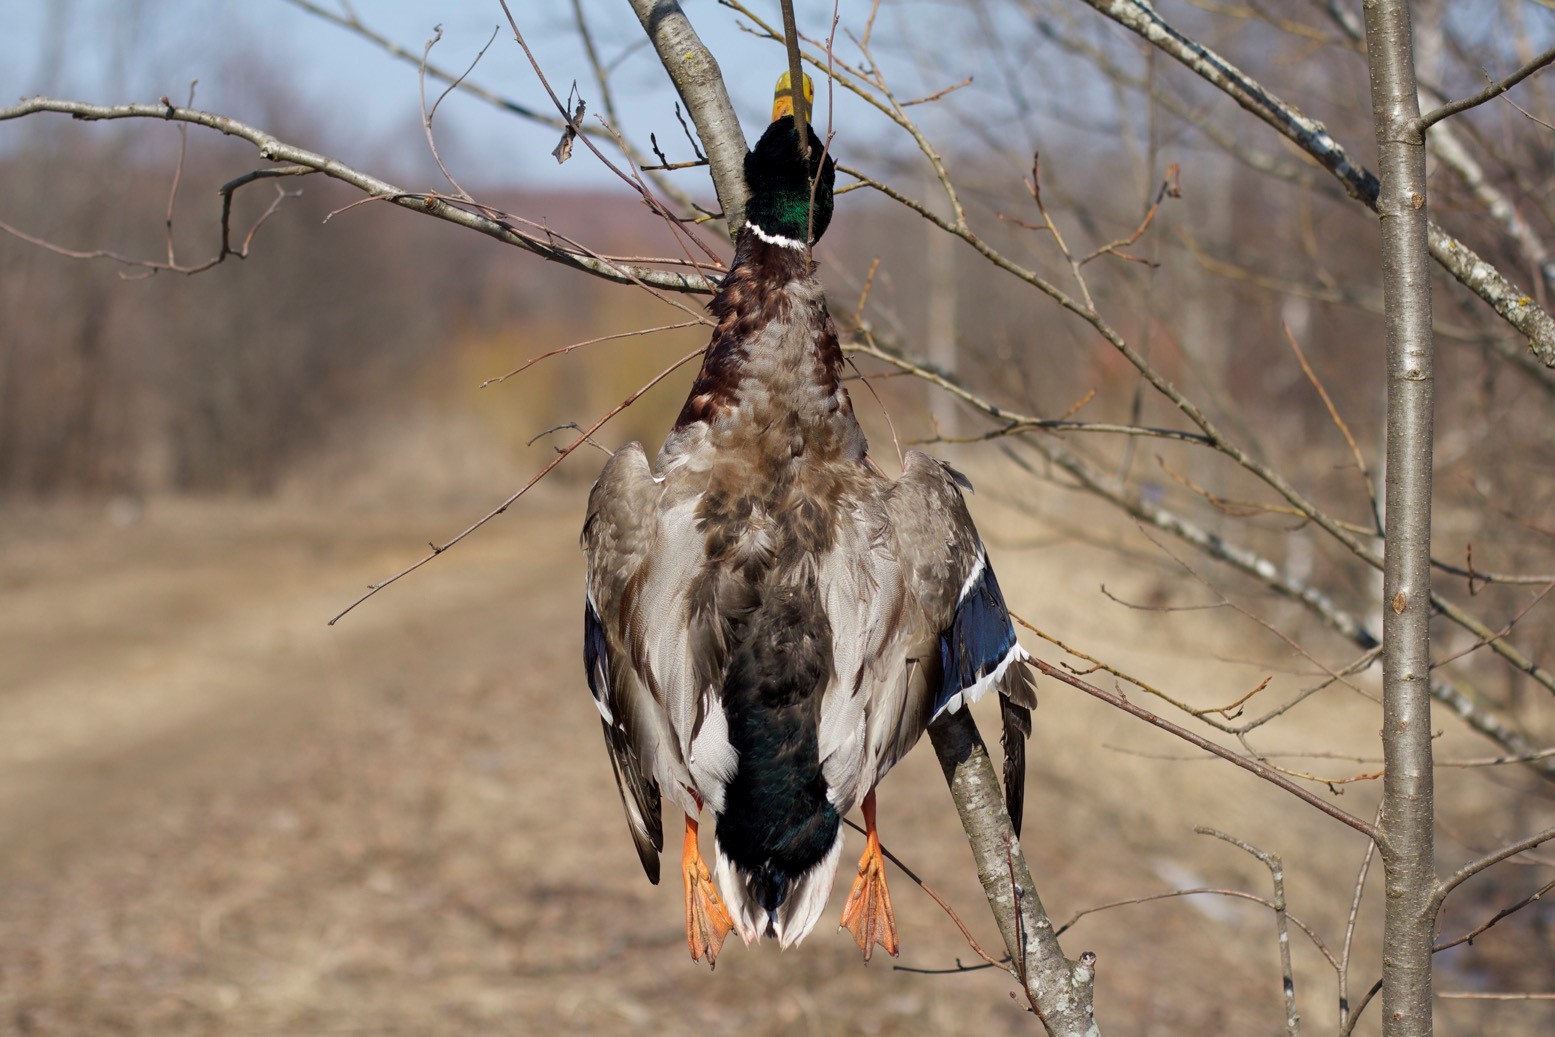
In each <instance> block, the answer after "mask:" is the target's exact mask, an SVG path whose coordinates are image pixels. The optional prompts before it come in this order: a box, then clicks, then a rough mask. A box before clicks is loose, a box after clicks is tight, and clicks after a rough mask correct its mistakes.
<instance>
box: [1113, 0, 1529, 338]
mask: <svg viewBox="0 0 1555 1037" xmlns="http://www.w3.org/2000/svg"><path fill="white" fill-rule="evenodd" d="M1085 3H1087V4H1089V5H1090V6H1091V7H1093V8H1095V9H1096V10H1097V11H1100V12H1101V13H1102V14H1104V15H1106V16H1107V17H1108V18H1111V19H1112V20H1113V21H1115V22H1117V23H1118V24H1119V25H1122V26H1123V27H1125V28H1127V29H1130V30H1132V31H1133V32H1135V33H1137V34H1138V35H1139V36H1141V37H1142V38H1143V39H1145V40H1146V41H1148V42H1149V43H1151V44H1152V45H1154V46H1156V47H1158V48H1160V49H1161V50H1162V51H1163V52H1165V53H1167V54H1169V55H1171V56H1172V57H1174V58H1176V59H1177V60H1178V61H1179V62H1181V63H1182V64H1183V65H1184V66H1186V67H1187V68H1189V69H1191V70H1192V71H1194V72H1196V73H1197V74H1198V75H1199V76H1201V77H1202V78H1203V79H1204V80H1205V81H1206V82H1208V83H1210V84H1211V85H1213V86H1215V87H1216V88H1217V89H1219V90H1221V91H1222V92H1223V93H1225V94H1226V95H1227V96H1228V97H1230V98H1231V99H1232V100H1234V101H1236V103H1237V104H1239V105H1241V106H1242V107H1243V108H1245V109H1246V110H1247V111H1249V112H1251V113H1252V114H1254V115H1256V116H1258V118H1260V119H1262V120H1263V121H1264V122H1266V123H1268V124H1269V125H1270V126H1272V127H1274V128H1275V129H1276V130H1278V131H1279V132H1280V133H1281V134H1283V135H1284V136H1285V137H1287V138H1288V139H1290V140H1291V141H1292V142H1293V143H1295V144H1296V145H1297V146H1299V147H1300V148H1301V149H1302V150H1304V151H1306V152H1307V153H1308V154H1309V155H1311V156H1312V157H1313V158H1315V159H1316V160H1317V161H1318V163H1319V164H1321V165H1322V166H1323V168H1325V169H1327V170H1328V171H1329V172H1330V173H1332V174H1333V175H1334V176H1335V177H1337V178H1338V179H1339V181H1340V183H1342V184H1343V185H1344V187H1345V190H1346V191H1348V192H1349V193H1350V195H1351V197H1353V198H1355V199H1356V200H1357V201H1360V202H1362V203H1363V204H1365V205H1366V206H1367V207H1369V208H1371V209H1376V208H1377V206H1378V199H1377V191H1378V184H1377V178H1376V177H1375V176H1373V175H1372V174H1371V172H1370V171H1368V170H1367V169H1366V168H1365V167H1363V166H1361V165H1360V164H1359V163H1357V162H1356V161H1355V160H1354V159H1352V158H1351V157H1350V154H1349V152H1347V151H1346V150H1345V149H1344V148H1343V147H1342V146H1341V145H1340V144H1339V142H1338V141H1336V140H1334V138H1333V137H1332V136H1331V135H1330V134H1329V132H1328V129H1327V128H1326V127H1325V126H1324V125H1323V124H1322V123H1321V122H1318V121H1317V120H1315V119H1312V118H1309V117H1308V116H1306V115H1304V114H1302V112H1301V111H1300V110H1299V109H1297V108H1296V107H1295V106H1294V105H1290V104H1287V103H1286V102H1284V101H1282V100H1280V99H1279V98H1278V97H1276V96H1275V95H1274V94H1272V93H1270V92H1269V91H1268V90H1267V89H1265V88H1264V87H1263V85H1262V84H1260V83H1259V82H1258V81H1257V80H1255V79H1253V78H1252V77H1251V76H1249V75H1247V73H1245V72H1243V71H1242V70H1241V69H1239V68H1237V67H1236V66H1235V65H1233V64H1232V63H1231V62H1229V61H1227V60H1226V59H1225V58H1223V57H1221V56H1220V55H1219V54H1217V53H1215V52H1214V51H1213V50H1210V49H1209V48H1208V47H1205V46H1204V45H1203V44H1201V43H1199V42H1197V41H1196V40H1193V39H1190V38H1189V37H1188V36H1185V35H1184V34H1183V33H1181V32H1179V31H1178V30H1177V29H1175V28H1173V27H1172V26H1171V25H1169V24H1167V22H1166V20H1165V19H1163V18H1162V17H1161V16H1160V15H1159V14H1157V13H1156V10H1155V8H1154V7H1153V6H1152V5H1151V4H1149V3H1147V2H1145V0H1085ZM1429 242H1430V250H1431V256H1432V257H1433V258H1435V260H1436V261H1437V262H1438V263H1440V264H1441V265H1442V266H1443V267H1444V268H1446V270H1447V271H1448V272H1449V273H1451V274H1452V275H1453V277H1455V278H1457V279H1458V281H1459V283H1461V284H1462V285H1463V286H1464V287H1465V288H1468V289H1469V290H1470V291H1471V292H1473V293H1474V294H1475V295H1478V296H1479V297H1480V298H1481V299H1483V300H1484V301H1485V302H1486V303H1488V304H1489V305H1490V306H1491V308H1492V309H1494V310H1495V311H1496V313H1498V314H1500V315H1501V317H1502V318H1503V319H1504V320H1506V322H1507V323H1509V324H1511V325H1512V326H1513V327H1515V328H1516V329H1517V330H1518V331H1519V332H1521V333H1522V334H1524V335H1526V336H1527V337H1528V341H1529V346H1530V348H1531V349H1532V350H1533V351H1534V352H1535V353H1536V354H1537V355H1538V357H1539V359H1540V360H1542V361H1543V362H1544V363H1545V364H1546V365H1548V366H1551V367H1555V318H1551V316H1550V315H1549V314H1548V313H1546V312H1545V311H1544V310H1543V309H1541V308H1540V307H1539V306H1537V305H1536V304H1535V303H1534V301H1533V299H1532V297H1531V296H1529V294H1528V293H1527V292H1524V291H1523V290H1522V289H1521V288H1519V287H1518V286H1517V285H1516V284H1514V283H1513V282H1512V281H1511V279H1509V278H1508V277H1506V276H1505V275H1504V274H1502V273H1501V271H1499V270H1498V269H1496V267H1495V266H1494V265H1492V264H1491V263H1489V262H1487V261H1485V260H1484V259H1481V258H1480V257H1479V256H1478V255H1477V254H1476V253H1474V251H1473V250H1471V249H1470V248H1469V247H1468V246H1467V245H1465V244H1464V243H1463V242H1461V241H1459V240H1458V239H1457V238H1454V237H1453V236H1452V235H1451V234H1448V233H1447V232H1446V231H1444V230H1442V229H1441V228H1440V227H1438V226H1437V225H1436V224H1434V223H1430V224H1429Z"/></svg>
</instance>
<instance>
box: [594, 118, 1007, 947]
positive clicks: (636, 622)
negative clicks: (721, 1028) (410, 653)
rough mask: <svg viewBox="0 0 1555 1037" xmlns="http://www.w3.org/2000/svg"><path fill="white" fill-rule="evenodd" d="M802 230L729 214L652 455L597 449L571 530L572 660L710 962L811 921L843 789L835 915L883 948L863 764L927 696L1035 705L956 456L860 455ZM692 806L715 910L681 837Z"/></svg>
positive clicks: (927, 704) (834, 851) (942, 705)
mask: <svg viewBox="0 0 1555 1037" xmlns="http://www.w3.org/2000/svg"><path fill="white" fill-rule="evenodd" d="M782 122H783V120H778V121H777V122H774V125H773V128H772V129H769V131H768V135H767V137H764V138H763V143H762V145H760V146H758V149H757V153H756V155H753V156H752V157H751V158H748V159H747V169H748V170H749V169H750V166H751V162H752V160H753V159H758V158H759V156H760V154H761V151H762V147H763V146H766V145H767V143H768V137H772V136H773V135H774V130H778V129H780V127H781V123H782ZM788 123H789V128H788V140H789V141H796V138H795V135H794V133H793V130H792V120H791V119H790V120H788ZM780 137H781V134H779V138H780ZM814 144H815V147H816V150H817V151H819V142H814ZM787 146H788V147H792V146H793V145H792V144H791V143H790V144H788V145H787ZM824 168H825V172H824V173H823V175H824V176H826V182H825V184H824V188H825V191H826V197H827V200H828V202H829V199H830V187H831V185H830V181H829V175H828V174H829V160H828V162H827V166H826V167H824ZM801 173H802V167H801ZM748 178H750V179H756V178H755V177H753V176H750V175H749V173H748ZM764 211H767V210H763V209H762V208H761V207H760V206H756V205H753V208H752V217H751V218H752V220H753V221H754V220H756V219H759V218H761V217H762V213H763V212H764ZM827 214H828V215H829V208H828V210H827ZM767 222H768V223H780V221H779V219H777V218H775V217H771V216H768V217H767ZM820 226H821V229H824V222H822V223H821V224H820ZM794 229H795V228H794V227H792V226H791V225H787V226H785V225H781V224H780V225H779V226H778V227H777V228H775V229H772V228H768V227H763V226H762V225H761V224H760V223H757V222H751V223H748V224H747V226H746V227H745V228H744V229H742V231H741V232H740V235H739V238H738V242H737V247H736V252H735V261H734V264H733V266H732V268H731V270H730V273H729V275H728V276H727V277H726V279H725V281H724V283H723V285H722V287H721V289H720V291H719V293H718V295H717V296H716V297H715V299H714V300H713V302H712V304H711V309H712V311H713V313H714V314H715V315H716V316H717V318H718V326H717V330H716V331H715V332H714V335H713V341H712V344H711V346H710V347H709V349H708V353H707V356H706V358H705V360H704V363H703V366H702V369H701V372H700V373H699V375H698V377H697V380H696V383H695V385H694V386H693V388H692V391H691V395H690V396H689V398H688V399H687V401H686V404H685V407H684V408H683V409H682V411H681V414H680V417H679V419H678V420H677V422H676V424H675V427H674V429H673V430H672V431H671V433H670V434H669V437H668V438H667V439H666V441H665V443H664V447H663V449H662V450H661V451H660V452H659V455H658V457H657V459H656V460H655V462H654V463H653V464H652V466H650V465H649V463H648V460H647V457H646V455H645V453H644V452H643V450H642V447H641V446H640V445H638V444H635V443H634V444H630V445H628V446H626V447H624V448H622V449H621V450H620V451H619V452H618V453H617V454H616V455H615V456H613V457H612V458H611V460H610V461H609V462H608V463H607V464H606V466H605V469H604V471H603V472H602V473H601V475H600V477H599V480H598V482H597V483H596V484H595V486H594V489H593V492H592V494H591V495H590V499H589V514H588V519H587V522H586V524H585V527H584V533H583V542H584V547H585V550H586V552H587V554H588V604H587V610H586V620H585V627H586V645H585V661H586V665H587V667H588V671H589V683H590V686H591V688H592V690H593V693H594V697H595V701H596V704H597V706H598V708H599V711H600V715H601V717H602V720H603V724H604V729H605V738H606V742H607V744H608V745H609V747H610V750H611V753H610V755H611V758H612V761H613V763H614V765H615V768H616V775H617V780H618V783H619V785H620V788H621V793H622V798H623V801H624V802H625V804H626V807H627V814H628V820H629V822H630V826H631V829H632V834H633V837H634V839H635V841H636V843H637V848H638V852H639V854H640V856H641V857H642V861H643V865H644V868H645V869H646V870H647V872H648V874H649V877H650V878H652V879H653V880H654V881H657V879H658V869H659V852H660V850H661V849H662V845H663V832H662V824H661V818H660V796H661V794H662V795H665V796H668V797H669V798H670V799H671V800H673V801H675V802H676V803H678V804H679V806H680V807H681V809H682V810H684V811H685V814H686V825H687V834H686V840H687V841H686V852H685V856H684V858H683V870H684V877H685V881H686V903H687V928H688V940H689V941H690V944H691V949H692V953H693V956H698V955H699V953H706V954H707V955H708V957H709V958H710V959H711V958H712V957H713V956H714V955H716V953H717V951H718V946H719V944H721V942H722V938H723V935H724V933H725V932H727V929H728V926H729V924H730V922H731V920H732V924H733V926H734V927H735V928H737V929H738V930H739V932H740V934H741V935H742V936H743V937H744V938H745V939H746V940H747V941H750V940H752V939H755V938H758V937H760V936H762V935H770V936H773V937H775V938H777V939H778V940H779V941H780V942H781V943H782V944H783V945H784V946H787V945H789V944H791V943H793V942H794V941H796V940H798V939H800V938H802V937H803V936H804V935H805V934H806V933H808V932H809V931H810V929H811V928H812V927H813V926H814V924H815V922H816V920H817V919H818V917H819V915H820V912H821V911H822V909H823V908H824V905H825V901H826V896H827V893H828V892H829V890H830V888H831V884H832V879H833V877H834V875H835V872H836V869H837V862H838V860H839V859H840V855H841V851H842V825H841V820H842V817H843V816H844V815H846V814H847V813H848V812H849V811H851V810H853V809H854V808H855V807H859V806H863V807H864V811H865V816H866V820H867V822H868V824H869V829H870V838H869V846H868V849H867V850H866V854H865V860H863V861H861V862H860V879H859V885H858V886H856V887H855V891H854V894H855V895H854V898H852V899H851V900H850V904H849V910H848V912H847V913H845V917H844V921H845V924H848V925H849V927H850V928H853V929H854V932H855V935H856V936H857V937H858V938H859V940H860V943H861V945H863V946H864V949H865V951H866V955H867V953H868V950H869V948H870V946H871V945H872V944H873V943H874V942H876V941H877V940H878V941H879V942H881V943H884V944H885V945H886V947H887V949H888V950H890V951H891V952H892V953H894V952H895V933H894V923H892V922H891V919H890V905H889V898H888V896H887V895H886V892H885V885H884V878H883V871H882V870H881V867H880V865H879V850H878V841H877V839H876V837H875V836H874V809H873V808H874V802H873V792H874V788H875V785H876V783H877V782H878V781H879V780H880V778H881V777H883V776H884V774H885V773H886V771H887V770H889V769H890V767H891V766H892V764H894V763H895V762H896V760H897V759H898V758H900V756H901V755H902V754H903V753H904V752H906V751H907V749H909V748H910V747H911V746H912V745H913V743H914V742H916V741H917V739H918V738H919V737H920V735H921V734H922V733H923V731H924V729H925V728H926V726H927V725H928V723H929V721H930V720H931V719H932V718H933V717H934V716H935V715H937V714H938V713H939V712H940V711H941V710H943V709H946V708H951V709H954V708H958V707H959V706H960V705H961V703H962V702H964V701H968V700H971V699H974V698H976V697H977V696H978V695H980V694H981V693H982V692H983V691H984V690H986V689H987V688H988V687H991V686H998V687H999V688H1000V689H1001V691H1004V692H1005V693H1006V694H1008V695H1013V696H1014V700H1015V703H1016V705H1015V706H1014V707H1013V708H1015V709H1017V710H1019V711H1020V712H1021V715H1023V713H1024V709H1025V708H1027V707H1029V706H1030V705H1032V704H1033V701H1032V697H1031V692H1030V682H1029V678H1028V677H1027V675H1026V672H1025V668H1024V666H1023V665H1022V661H1023V659H1024V658H1025V657H1024V653H1023V652H1022V651H1021V649H1020V647H1019V645H1018V644H1017V643H1016V641H1015V636H1014V632H1013V630H1012V629H1011V628H1010V623H1009V619H1008V616H1007V614H1006V612H1005V609H1004V602H1003V599H1002V597H1001V596H1000V593H999V589H998V584H997V582H996V581H995V580H994V578H993V572H992V570H991V569H990V568H989V567H988V564H987V557H986V553H985V552H984V550H983V547H982V543H981V541H980V540H979V539H978V537H977V533H976V530H975V528H974V527H973V525H972V522H971V519H970V517H969V516H968V515H967V512H966V509H965V504H964V502H963V501H962V499H961V495H960V491H959V489H958V488H957V485H956V480H957V477H956V476H955V475H954V473H953V472H951V471H950V470H949V469H948V468H946V467H945V466H943V465H941V464H940V463H939V462H937V461H934V460H933V459H931V458H929V457H928V456H927V455H925V454H922V453H918V452H913V453H910V454H908V456H907V460H906V465H905V468H904V471H903V474H902V477H901V478H900V479H898V480H895V481H893V480H890V479H888V478H886V477H885V476H884V475H883V474H881V473H880V471H879V470H878V469H877V468H875V467H874V465H873V464H872V463H871V462H870V461H869V459H868V457H867V454H866V451H867V444H866V442H865V438H864V434H863V432H862V430H861V429H860V428H859V425H858V422H857V420H856V419H855V417H854V414H853V408H852V403H851V401H850V400H849V397H848V393H847V390H846V389H845V388H844V387H843V385H842V384H841V378H840V375H841V368H842V352H841V349H840V348H839V346H838V342H837V336H836V332H835V330H834V328H833V326H832V322H831V318H830V316H829V315H828V314H827V312H826V304H825V298H824V295H823V293H822V290H821V287H820V284H819V283H818V282H817V281H816V279H815V277H814V275H813V269H812V263H811V261H810V258H809V253H808V249H807V248H805V247H804V246H803V244H802V243H801V240H796V239H795V238H794V237H793V236H792V234H791V233H790V234H786V233H783V231H785V230H788V231H790V232H791V231H793V230H794ZM817 236H818V233H817ZM1016 719H1017V723H1018V722H1019V720H1020V719H1021V716H1017V718H1016ZM1017 741H1018V739H1017ZM1017 769H1018V767H1017ZM1011 805H1012V809H1014V810H1015V811H1017V812H1018V805H1017V804H1015V803H1012V804H1011ZM703 806H706V807H708V808H709V809H711V810H712V812H713V813H714V815H716V817H717V826H718V827H717V839H716V841H717V869H716V870H717V874H718V883H719V886H720V887H721V889H722V891H723V894H724V898H725V899H726V900H727V902H728V905H729V912H730V915H732V919H731V918H730V917H729V916H726V915H724V913H723V911H724V909H723V907H722V905H721V904H720V902H719V900H718V897H717V895H716V893H714V892H713V890H712V886H711V883H710V882H709V880H708V872H707V869H706V867H705V866H704V865H703V864H702V862H701V858H700V852H699V850H698V849H697V846H696V834H697V827H696V819H697V817H698V815H699V813H700V811H701V808H702V807H703ZM871 869H873V871H874V874H868V873H869V872H870V871H871ZM854 901H857V902H858V903H857V904H856V905H855V903H854ZM882 913H883V914H882ZM850 916H851V917H852V921H851V922H849V921H848V919H849V917H850Z"/></svg>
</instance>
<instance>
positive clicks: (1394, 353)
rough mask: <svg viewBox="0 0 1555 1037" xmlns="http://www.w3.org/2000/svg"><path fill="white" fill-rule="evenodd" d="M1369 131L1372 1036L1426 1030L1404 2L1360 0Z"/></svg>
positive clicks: (1421, 575)
mask: <svg viewBox="0 0 1555 1037" xmlns="http://www.w3.org/2000/svg"><path fill="white" fill-rule="evenodd" d="M1365 14H1366V44H1367V53H1368V55H1369V62H1370V67H1371V96H1372V113H1373V116H1374V119H1375V124H1376V131H1377V149H1378V163H1379V169H1380V173H1381V176H1380V180H1381V185H1382V187H1381V192H1380V194H1379V196H1378V199H1377V212H1378V215H1379V216H1380V217H1381V219H1382V267H1383V304H1384V308H1385V312H1386V319H1387V335H1388V412H1387V455H1388V460H1387V465H1388V467H1387V503H1386V510H1385V522H1384V525H1385V527H1386V532H1387V541H1386V546H1385V550H1384V564H1383V591H1382V593H1383V626H1382V643H1383V663H1382V687H1383V707H1382V708H1383V730H1382V740H1383V754H1384V756H1385V758H1386V775H1385V777H1384V780H1383V808H1382V821H1381V826H1380V832H1379V849H1380V851H1381V854H1382V863H1383V867H1384V874H1385V882H1386V906H1385V908H1384V915H1383V965H1382V982H1383V988H1382V1011H1383V1021H1382V1028H1383V1029H1382V1032H1383V1034H1384V1035H1386V1037H1425V1035H1428V1034H1430V1033H1431V942H1432V936H1433V929H1434V919H1435V916H1434V911H1433V910H1432V896H1433V894H1434V892H1435V888H1436V867H1435V858H1434V831H1433V827H1434V814H1435V811H1434V805H1433V801H1432V780H1431V690H1430V683H1431V669H1430V618H1431V601H1430V596H1431V568H1430V566H1431V558H1430V547H1431V462H1432V439H1431V432H1432V429H1431V411H1432V391H1433V387H1434V382H1433V373H1432V362H1433V357H1432V351H1433V345H1432V337H1431V281H1430V266H1429V264H1430V246H1429V242H1428V239H1427V226H1426V216H1427V210H1426V205H1425V202H1426V184H1425V135H1424V130H1423V128H1422V126H1421V123H1420V102H1419V98H1418V95H1417V93H1416V87H1415V72H1414V56H1413V48H1412V46H1411V40H1410V25H1409V11H1408V8H1407V7H1406V6H1405V2H1404V0H1367V2H1366V4H1365Z"/></svg>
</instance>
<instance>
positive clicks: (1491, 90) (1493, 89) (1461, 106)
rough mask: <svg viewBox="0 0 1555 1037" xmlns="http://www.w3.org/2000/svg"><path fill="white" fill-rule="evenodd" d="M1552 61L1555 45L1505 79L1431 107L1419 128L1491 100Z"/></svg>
mask: <svg viewBox="0 0 1555 1037" xmlns="http://www.w3.org/2000/svg"><path fill="white" fill-rule="evenodd" d="M1552 61H1555V47H1551V48H1550V49H1549V50H1547V51H1545V52H1544V53H1543V54H1540V55H1539V56H1538V57H1536V58H1534V59H1533V60H1532V61H1530V62H1528V63H1527V64H1526V65H1524V66H1523V67H1522V68H1520V69H1518V70H1517V71H1516V72H1513V73H1512V74H1511V75H1509V76H1507V77H1506V78H1505V79H1498V80H1497V81H1495V82H1494V83H1491V84H1490V85H1489V86H1487V87H1485V89H1483V90H1481V91H1479V93H1477V94H1471V95H1470V96H1468V97H1465V98H1464V99H1463V100H1461V101H1450V102H1448V103H1447V104H1444V105H1442V106H1441V107H1439V108H1436V109H1433V110H1432V111H1429V112H1427V113H1426V114H1424V115H1422V116H1420V128H1421V129H1422V130H1428V129H1430V128H1431V127H1432V126H1435V125H1436V124H1437V123H1439V122H1441V121H1442V120H1443V119H1448V118H1451V117H1452V116H1454V115H1457V114H1458V113H1459V112H1466V111H1468V110H1469V109H1470V108H1474V107H1477V106H1478V105H1482V104H1484V103H1485V102H1486V101H1491V100H1494V99H1495V98H1497V97H1500V96H1501V95H1502V94H1504V93H1506V92H1507V91H1508V90H1510V89H1512V87H1514V86H1516V85H1517V84H1518V83H1521V82H1522V81H1523V80H1525V79H1527V78H1528V77H1529V76H1531V75H1533V74H1534V73H1535V72H1537V71H1539V69H1541V68H1543V67H1544V66H1546V65H1548V64H1549V63H1550V62H1552Z"/></svg>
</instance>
